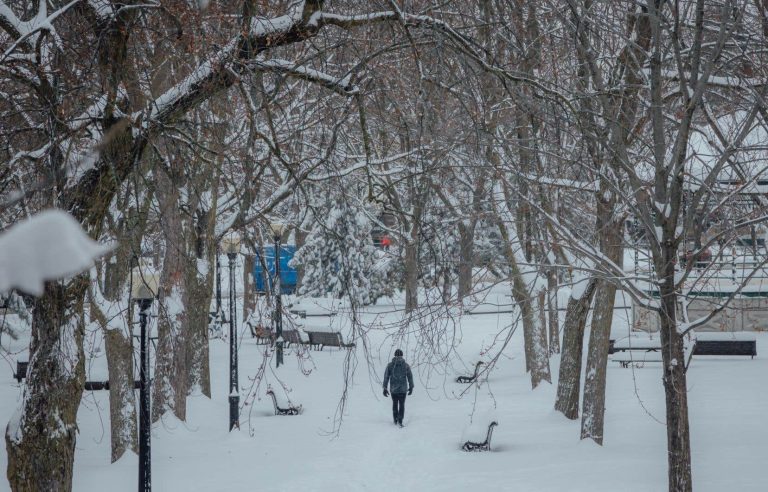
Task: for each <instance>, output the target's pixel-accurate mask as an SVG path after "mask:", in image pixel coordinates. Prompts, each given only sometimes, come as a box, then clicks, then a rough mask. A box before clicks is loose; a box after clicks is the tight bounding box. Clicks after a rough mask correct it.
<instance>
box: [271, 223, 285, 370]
mask: <svg viewBox="0 0 768 492" xmlns="http://www.w3.org/2000/svg"><path fill="white" fill-rule="evenodd" d="M269 228H270V229H271V230H272V235H273V236H274V238H275V281H274V282H273V283H272V287H273V289H274V292H275V313H274V320H275V346H276V348H275V367H280V366H281V365H282V364H283V342H284V340H283V304H282V298H281V294H282V286H281V285H280V240H281V239H282V236H283V232H284V231H285V229H286V227H285V224H283V223H280V222H273V223H272V224H270V225H269Z"/></svg>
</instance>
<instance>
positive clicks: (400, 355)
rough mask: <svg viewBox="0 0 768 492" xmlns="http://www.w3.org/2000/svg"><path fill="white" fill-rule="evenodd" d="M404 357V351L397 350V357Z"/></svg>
mask: <svg viewBox="0 0 768 492" xmlns="http://www.w3.org/2000/svg"><path fill="white" fill-rule="evenodd" d="M402 356H403V351H402V350H400V349H397V350H395V357H402Z"/></svg>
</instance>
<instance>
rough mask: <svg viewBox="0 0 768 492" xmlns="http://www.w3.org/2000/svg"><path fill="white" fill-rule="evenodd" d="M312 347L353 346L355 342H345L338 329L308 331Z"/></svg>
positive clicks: (320, 348)
mask: <svg viewBox="0 0 768 492" xmlns="http://www.w3.org/2000/svg"><path fill="white" fill-rule="evenodd" d="M307 335H308V336H309V346H310V348H316V349H317V350H323V347H339V348H352V347H354V346H355V344H354V343H344V339H342V338H341V333H339V332H337V331H331V332H328V331H307Z"/></svg>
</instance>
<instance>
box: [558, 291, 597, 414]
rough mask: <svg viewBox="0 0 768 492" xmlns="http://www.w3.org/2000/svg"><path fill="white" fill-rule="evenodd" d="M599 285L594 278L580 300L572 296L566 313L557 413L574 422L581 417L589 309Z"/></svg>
mask: <svg viewBox="0 0 768 492" xmlns="http://www.w3.org/2000/svg"><path fill="white" fill-rule="evenodd" d="M596 285H597V281H596V280H595V279H592V280H589V281H588V282H587V286H586V288H585V289H584V291H583V292H581V293H580V294H579V295H578V297H576V298H574V297H573V296H571V297H569V298H568V307H567V308H566V312H565V322H564V324H563V351H562V354H561V355H560V373H559V374H560V375H559V377H558V379H557V400H556V401H555V410H557V411H558V412H562V414H563V415H565V417H566V418H569V419H571V420H576V419H577V418H578V416H579V395H580V390H581V355H582V352H583V348H584V327H585V326H586V324H587V315H588V314H589V306H590V304H592V297H593V296H594V294H595V287H596Z"/></svg>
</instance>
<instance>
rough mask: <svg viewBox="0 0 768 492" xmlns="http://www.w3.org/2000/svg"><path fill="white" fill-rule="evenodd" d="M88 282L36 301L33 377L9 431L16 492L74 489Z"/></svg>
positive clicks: (52, 286)
mask: <svg viewBox="0 0 768 492" xmlns="http://www.w3.org/2000/svg"><path fill="white" fill-rule="evenodd" d="M86 286H87V279H86V278H85V277H84V276H80V277H78V278H76V279H74V280H72V281H71V283H70V284H69V285H68V286H66V287H65V286H63V285H62V283H59V282H48V283H46V285H45V291H44V293H43V295H42V296H41V297H39V298H38V299H36V301H35V308H34V314H33V320H32V339H31V341H30V347H29V354H30V356H29V369H28V370H29V373H28V375H29V377H28V378H27V383H26V386H25V388H24V398H23V402H22V404H21V405H22V406H21V408H20V409H19V411H17V413H16V414H15V415H14V417H13V418H11V421H10V422H9V423H8V427H7V428H6V433H5V443H6V449H7V452H8V470H7V473H8V482H9V483H10V485H11V489H12V490H13V491H15V492H22V491H30V492H33V491H39V490H45V491H54V492H59V491H69V490H72V468H73V464H74V457H75V442H76V436H77V420H76V418H77V409H78V407H79V406H80V399H81V397H82V394H83V381H84V380H85V362H84V354H83V333H84V329H85V326H84V320H83V315H82V312H83V311H82V307H83V298H84V296H85V290H86Z"/></svg>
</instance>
